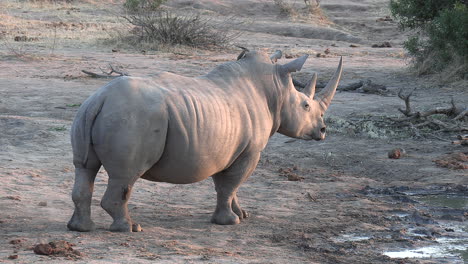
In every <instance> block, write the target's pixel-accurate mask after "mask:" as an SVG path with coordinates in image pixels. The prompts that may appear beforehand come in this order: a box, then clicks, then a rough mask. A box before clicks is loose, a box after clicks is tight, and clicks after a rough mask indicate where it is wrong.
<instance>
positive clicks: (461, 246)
mask: <svg viewBox="0 0 468 264" xmlns="http://www.w3.org/2000/svg"><path fill="white" fill-rule="evenodd" d="M360 192H361V193H362V194H364V195H366V196H368V197H370V198H371V199H378V200H382V201H385V202H387V203H389V204H393V205H397V206H399V207H400V209H398V210H393V211H388V212H387V214H388V215H387V218H388V219H389V220H392V221H393V223H392V225H391V227H390V228H389V230H386V231H380V232H374V233H372V232H371V233H368V234H364V235H363V234H347V235H348V236H350V238H349V239H348V241H352V240H353V239H354V240H356V239H358V238H363V237H364V238H367V237H368V238H369V239H368V240H369V241H371V240H375V239H388V241H387V242H386V243H385V244H386V247H383V248H386V249H387V250H385V251H384V252H383V255H385V256H387V257H389V258H392V259H400V258H414V259H424V260H425V261H428V262H424V263H465V262H466V261H468V233H467V226H466V224H465V221H466V218H467V217H468V200H467V198H468V186H467V185H460V184H458V185H453V184H447V185H442V186H440V185H437V186H428V187H420V188H418V187H416V188H414V187H407V186H393V187H386V188H372V187H369V186H366V187H365V188H364V189H362V190H361V191H360ZM343 239H344V240H346V237H343ZM361 240H362V239H359V241H361Z"/></svg>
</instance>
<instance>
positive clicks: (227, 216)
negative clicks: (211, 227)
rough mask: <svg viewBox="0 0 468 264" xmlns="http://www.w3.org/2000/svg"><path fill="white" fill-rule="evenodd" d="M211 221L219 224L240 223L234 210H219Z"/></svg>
mask: <svg viewBox="0 0 468 264" xmlns="http://www.w3.org/2000/svg"><path fill="white" fill-rule="evenodd" d="M211 222H212V223H215V224H218V225H236V224H239V223H240V219H239V216H237V214H235V213H234V212H232V211H219V212H218V211H217V212H215V213H214V214H213V217H211Z"/></svg>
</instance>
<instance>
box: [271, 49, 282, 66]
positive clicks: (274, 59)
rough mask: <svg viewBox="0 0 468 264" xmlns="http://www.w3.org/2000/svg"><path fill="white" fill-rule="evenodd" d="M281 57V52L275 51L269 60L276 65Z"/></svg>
mask: <svg viewBox="0 0 468 264" xmlns="http://www.w3.org/2000/svg"><path fill="white" fill-rule="evenodd" d="M282 56H283V53H282V52H281V50H277V51H275V53H273V54H272V55H271V56H270V60H271V62H273V63H276V62H277V61H278V60H279V59H281V57H282Z"/></svg>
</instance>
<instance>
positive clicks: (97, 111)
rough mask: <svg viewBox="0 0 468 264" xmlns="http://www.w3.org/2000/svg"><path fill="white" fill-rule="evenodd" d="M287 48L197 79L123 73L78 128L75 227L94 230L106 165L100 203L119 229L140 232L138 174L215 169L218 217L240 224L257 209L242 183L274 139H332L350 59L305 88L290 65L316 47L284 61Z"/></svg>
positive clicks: (180, 178)
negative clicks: (329, 125)
mask: <svg viewBox="0 0 468 264" xmlns="http://www.w3.org/2000/svg"><path fill="white" fill-rule="evenodd" d="M280 57H281V52H276V53H275V54H273V55H272V56H271V57H269V56H268V55H267V54H266V53H264V52H249V51H246V52H244V54H243V55H242V56H241V57H240V59H239V60H238V61H235V62H228V63H225V64H222V65H220V66H218V67H216V68H215V69H214V70H213V71H211V72H209V73H208V74H206V75H203V76H200V77H197V78H188V77H183V76H180V75H176V74H173V73H167V72H165V73H161V74H159V75H157V76H156V77H154V78H152V79H146V78H135V77H121V78H118V79H116V80H114V81H112V82H110V83H109V84H107V85H106V86H104V87H102V88H100V89H99V90H98V91H97V92H96V93H95V94H94V95H92V96H91V97H89V98H88V99H87V100H86V101H85V102H84V103H83V104H82V106H81V107H80V109H79V111H78V113H77V115H76V117H75V120H74V122H73V126H72V129H71V141H72V147H73V163H74V165H75V185H74V187H73V192H72V199H73V201H74V203H75V211H74V213H73V216H72V218H71V219H70V221H69V222H68V228H69V229H70V230H76V231H90V230H92V229H93V228H94V223H93V221H92V220H91V210H90V205H91V196H92V192H93V186H94V179H95V177H96V173H97V172H98V170H99V168H100V167H101V166H104V168H105V169H106V171H107V173H108V175H109V181H108V186H107V190H106V192H105V194H104V197H103V199H102V201H101V206H102V207H103V208H104V209H105V210H106V211H107V212H108V213H109V214H110V215H111V216H112V218H113V223H112V225H111V226H110V229H111V230H112V231H139V230H141V228H140V227H139V225H138V224H136V223H134V222H133V221H132V220H131V218H130V216H129V214H128V209H127V203H128V200H129V198H130V194H131V191H132V187H133V184H134V183H135V181H136V180H138V179H139V178H143V179H146V180H150V181H157V182H169V183H175V184H186V183H194V182H198V181H201V180H204V179H206V178H208V177H212V178H213V180H214V183H215V187H216V192H217V205H216V210H215V212H214V214H213V216H212V222H213V223H216V224H223V225H226V224H237V223H239V221H240V219H243V218H246V217H247V216H248V214H247V213H246V212H245V211H244V210H242V209H241V207H240V205H239V200H238V198H237V195H236V193H237V190H238V188H239V186H240V185H241V183H242V182H244V181H245V180H246V179H247V178H248V177H249V176H250V175H251V174H252V172H253V170H254V169H255V167H256V166H257V163H258V160H259V158H260V153H261V151H262V150H263V149H264V148H265V146H266V144H267V142H268V139H269V138H270V137H271V136H272V135H273V134H274V133H275V132H279V133H282V134H284V135H286V136H290V137H294V138H300V139H306V140H311V139H315V140H323V139H324V138H325V124H324V121H323V114H324V112H325V110H326V109H327V107H328V106H329V104H330V102H331V100H332V97H333V95H334V94H335V91H336V87H337V85H338V82H339V79H340V76H341V71H342V63H341V60H340V63H339V66H338V69H337V70H336V72H335V74H334V75H333V77H332V79H331V80H330V82H329V83H328V85H327V87H325V88H324V89H323V90H322V91H321V92H320V93H319V94H316V95H315V82H316V80H317V75H316V74H314V76H313V77H312V79H311V81H310V82H309V83H308V84H307V85H306V87H305V88H304V89H303V90H302V92H298V91H296V89H295V88H294V86H293V83H292V79H291V73H292V72H295V71H299V70H300V69H301V68H302V66H303V65H304V63H305V61H306V59H307V55H306V56H302V57H300V58H297V59H295V60H293V61H291V62H289V63H287V64H284V65H280V64H276V63H275V62H276V60H278V59H279V58H280Z"/></svg>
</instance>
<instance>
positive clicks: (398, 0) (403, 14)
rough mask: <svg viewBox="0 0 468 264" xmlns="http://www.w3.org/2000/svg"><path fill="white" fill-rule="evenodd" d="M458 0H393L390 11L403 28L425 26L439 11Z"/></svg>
mask: <svg viewBox="0 0 468 264" xmlns="http://www.w3.org/2000/svg"><path fill="white" fill-rule="evenodd" d="M457 1H458V0H391V1H390V11H391V12H392V15H393V16H394V17H395V18H397V19H398V21H399V24H400V27H402V29H406V28H409V29H415V28H421V27H424V26H425V25H426V24H427V23H428V22H431V21H432V20H433V19H434V18H435V17H437V15H438V14H439V12H440V11H441V10H443V9H445V8H450V7H452V6H453V5H454V4H455V3H456V2H457Z"/></svg>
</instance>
